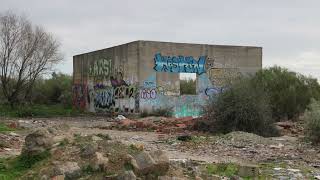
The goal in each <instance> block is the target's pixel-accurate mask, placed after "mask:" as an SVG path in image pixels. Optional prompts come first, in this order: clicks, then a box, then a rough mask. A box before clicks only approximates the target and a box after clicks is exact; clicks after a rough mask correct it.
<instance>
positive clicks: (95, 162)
mask: <svg viewBox="0 0 320 180" xmlns="http://www.w3.org/2000/svg"><path fill="white" fill-rule="evenodd" d="M108 162H109V159H108V158H107V157H104V156H103V154H102V153H100V152H96V153H95V157H94V158H93V159H92V160H91V167H92V168H93V169H94V170H99V169H101V170H104V169H105V168H106V167H107V165H108Z"/></svg>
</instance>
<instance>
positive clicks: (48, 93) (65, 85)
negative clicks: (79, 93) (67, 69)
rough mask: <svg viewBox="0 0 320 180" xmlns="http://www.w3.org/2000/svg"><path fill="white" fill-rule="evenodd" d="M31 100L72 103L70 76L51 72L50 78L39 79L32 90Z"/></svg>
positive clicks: (40, 102) (39, 102) (65, 104)
mask: <svg viewBox="0 0 320 180" xmlns="http://www.w3.org/2000/svg"><path fill="white" fill-rule="evenodd" d="M31 96H32V99H31V101H32V102H33V103H36V104H62V105H64V106H71V104H72V77H71V76H69V75H67V74H62V73H59V74H57V73H53V74H52V77H51V78H50V79H39V80H37V82H36V83H35V86H34V88H33V91H32V95H31Z"/></svg>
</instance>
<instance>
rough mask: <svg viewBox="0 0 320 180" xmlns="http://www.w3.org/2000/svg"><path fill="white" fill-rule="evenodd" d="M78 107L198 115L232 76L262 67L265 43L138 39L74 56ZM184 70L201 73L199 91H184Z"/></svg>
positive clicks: (75, 89) (179, 115)
mask: <svg viewBox="0 0 320 180" xmlns="http://www.w3.org/2000/svg"><path fill="white" fill-rule="evenodd" d="M73 63H74V87H73V101H74V102H73V103H74V105H75V106H77V107H79V108H82V109H86V110H88V111H91V112H141V111H152V110H156V109H160V108H172V109H173V111H174V115H175V116H176V117H183V116H190V115H191V116H198V115H199V112H200V110H201V107H202V106H203V105H205V104H206V102H207V101H208V100H209V99H210V97H212V95H214V94H216V93H219V92H221V91H222V90H223V88H224V86H225V83H226V81H227V80H229V79H232V78H233V77H236V76H238V75H239V74H247V73H254V72H256V71H258V70H259V69H261V68H262V48H261V47H251V46H221V45H207V44H186V43H168V42H155V41H134V42H131V43H128V44H124V45H120V46H115V47H111V48H107V49H103V50H99V51H94V52H90V53H86V54H81V55H76V56H74V57H73ZM179 73H195V74H197V95H193V96H190V95H189V96H179V95H180V81H179Z"/></svg>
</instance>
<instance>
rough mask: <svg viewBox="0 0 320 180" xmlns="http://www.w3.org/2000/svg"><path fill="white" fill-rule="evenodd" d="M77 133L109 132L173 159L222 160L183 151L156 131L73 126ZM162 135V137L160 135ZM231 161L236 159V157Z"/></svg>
mask: <svg viewBox="0 0 320 180" xmlns="http://www.w3.org/2000/svg"><path fill="white" fill-rule="evenodd" d="M71 131H72V132H73V133H75V134H81V135H92V134H99V133H101V134H109V135H110V136H111V138H112V140H118V141H121V142H123V143H125V144H128V145H130V144H140V145H141V144H142V145H143V147H144V149H145V150H146V151H152V150H157V149H161V150H164V151H166V152H167V153H168V156H169V158H170V159H171V160H187V159H191V160H196V161H205V162H208V163H211V162H218V161H222V160H221V158H219V157H218V155H213V154H205V153H203V152H198V153H191V152H190V151H181V150H179V148H178V147H177V145H176V144H168V143H166V142H165V141H163V140H162V139H167V138H170V136H169V135H165V137H163V136H162V135H159V134H158V133H155V132H130V131H118V130H103V129H98V128H90V129H88V128H77V127H73V128H71ZM159 136H160V137H159ZM230 161H236V159H234V160H231V158H230Z"/></svg>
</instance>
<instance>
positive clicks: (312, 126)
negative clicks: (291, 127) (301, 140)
mask: <svg viewBox="0 0 320 180" xmlns="http://www.w3.org/2000/svg"><path fill="white" fill-rule="evenodd" d="M304 120H305V121H306V131H307V133H306V134H307V135H308V137H309V138H310V140H311V141H312V142H313V143H315V144H319V143H320V101H316V100H314V99H313V100H312V101H311V104H310V105H309V108H308V110H306V112H305V115H304Z"/></svg>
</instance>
